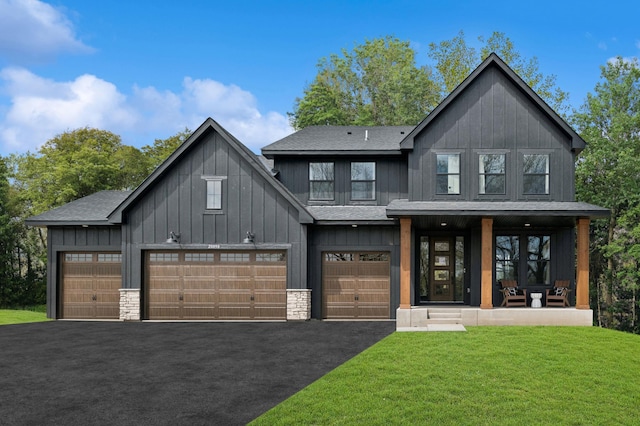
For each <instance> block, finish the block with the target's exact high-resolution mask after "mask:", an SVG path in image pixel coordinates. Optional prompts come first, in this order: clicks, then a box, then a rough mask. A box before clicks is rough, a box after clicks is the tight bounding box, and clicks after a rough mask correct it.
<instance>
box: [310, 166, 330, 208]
mask: <svg viewBox="0 0 640 426" xmlns="http://www.w3.org/2000/svg"><path fill="white" fill-rule="evenodd" d="M333 166H334V165H333V163H309V199H310V200H333V187H334V173H333Z"/></svg>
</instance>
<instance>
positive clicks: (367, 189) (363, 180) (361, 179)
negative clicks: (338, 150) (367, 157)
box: [351, 162, 376, 200]
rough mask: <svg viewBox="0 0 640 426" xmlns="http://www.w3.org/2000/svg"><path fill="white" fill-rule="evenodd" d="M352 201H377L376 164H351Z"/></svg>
mask: <svg viewBox="0 0 640 426" xmlns="http://www.w3.org/2000/svg"><path fill="white" fill-rule="evenodd" d="M351 199H352V200H375V199H376V163H374V162H357V163H355V162H354V163H351Z"/></svg>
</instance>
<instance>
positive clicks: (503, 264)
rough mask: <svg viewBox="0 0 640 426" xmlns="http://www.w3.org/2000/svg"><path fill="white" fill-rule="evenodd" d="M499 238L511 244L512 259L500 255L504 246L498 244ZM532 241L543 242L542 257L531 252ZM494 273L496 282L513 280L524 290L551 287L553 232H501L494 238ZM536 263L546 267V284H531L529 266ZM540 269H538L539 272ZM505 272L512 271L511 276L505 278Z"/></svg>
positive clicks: (544, 268)
mask: <svg viewBox="0 0 640 426" xmlns="http://www.w3.org/2000/svg"><path fill="white" fill-rule="evenodd" d="M499 238H508V239H509V240H510V242H511V247H510V248H511V254H512V255H513V256H512V257H510V258H508V256H504V255H502V254H503V253H506V251H503V253H500V252H499V251H500V249H501V248H502V247H503V245H502V244H499V243H498V239H499ZM532 239H538V240H539V241H540V240H541V241H542V245H540V247H544V250H542V253H541V255H540V256H536V255H535V253H532V252H531V251H530V248H531V247H532V246H531V242H532ZM493 244H494V247H493V259H494V260H493V272H494V277H495V280H496V282H499V281H500V280H502V279H513V280H516V281H517V282H518V285H519V286H520V287H523V288H527V287H531V288H542V287H545V286H549V285H551V281H552V279H551V277H552V274H553V271H552V268H553V257H554V251H553V249H552V247H553V232H549V231H544V230H543V231H541V232H531V233H530V232H525V233H523V232H517V231H515V232H509V231H506V232H504V233H503V232H500V233H497V234H496V235H495V236H494V238H493ZM532 263H535V264H536V266H541V265H544V267H543V268H542V269H543V271H544V272H543V273H542V274H543V275H544V280H543V281H545V282H537V281H536V282H531V281H530V277H531V271H530V268H529V266H530V265H531V264H532ZM539 270H540V269H539V268H538V269H536V271H539ZM505 271H511V274H510V275H509V276H504V275H505V274H504V272H505Z"/></svg>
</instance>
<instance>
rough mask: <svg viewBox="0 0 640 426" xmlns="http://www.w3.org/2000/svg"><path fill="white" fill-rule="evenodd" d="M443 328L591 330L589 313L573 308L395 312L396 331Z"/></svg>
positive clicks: (420, 308)
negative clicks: (577, 327)
mask: <svg viewBox="0 0 640 426" xmlns="http://www.w3.org/2000/svg"><path fill="white" fill-rule="evenodd" d="M446 324H461V325H463V326H477V325H550V326H591V325H593V311H592V310H591V309H576V308H573V307H570V308H529V307H526V308H493V309H480V308H478V307H472V306H464V307H457V306H455V307H430V306H412V307H411V308H410V309H401V308H398V310H397V312H396V329H397V330H400V329H402V330H404V329H406V328H411V327H428V326H434V325H446Z"/></svg>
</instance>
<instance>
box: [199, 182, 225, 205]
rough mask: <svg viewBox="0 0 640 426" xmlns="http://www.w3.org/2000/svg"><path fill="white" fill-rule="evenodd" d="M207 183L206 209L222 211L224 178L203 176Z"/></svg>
mask: <svg viewBox="0 0 640 426" xmlns="http://www.w3.org/2000/svg"><path fill="white" fill-rule="evenodd" d="M202 179H203V180H204V181H205V182H206V185H207V187H206V191H207V192H206V209H207V210H222V181H223V180H225V179H226V177H224V176H203V177H202Z"/></svg>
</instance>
